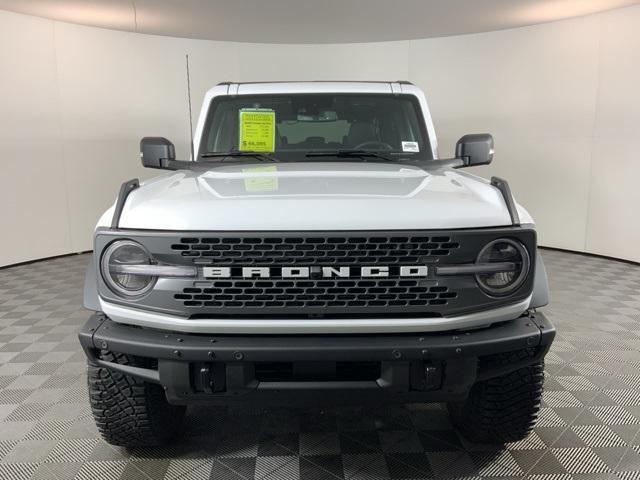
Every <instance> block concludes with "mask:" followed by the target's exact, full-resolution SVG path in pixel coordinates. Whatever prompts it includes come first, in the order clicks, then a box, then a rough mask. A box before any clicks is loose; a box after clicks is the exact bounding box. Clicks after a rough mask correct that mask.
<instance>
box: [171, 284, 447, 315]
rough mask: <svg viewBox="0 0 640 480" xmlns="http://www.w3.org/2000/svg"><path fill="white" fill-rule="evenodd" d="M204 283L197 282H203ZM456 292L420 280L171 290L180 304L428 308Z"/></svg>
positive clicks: (248, 285) (219, 286)
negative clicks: (180, 291) (178, 291)
mask: <svg viewBox="0 0 640 480" xmlns="http://www.w3.org/2000/svg"><path fill="white" fill-rule="evenodd" d="M202 283H204V282H198V285H202ZM456 297H457V293H456V292H452V291H450V290H449V289H448V288H447V287H444V286H434V285H433V282H428V281H424V280H404V279H398V278H387V279H367V280H343V279H323V280H309V279H305V280H258V279H249V280H225V281H213V282H209V285H208V286H206V287H205V286H198V287H187V288H184V289H183V290H182V293H177V294H175V295H174V298H175V299H176V300H179V301H181V302H182V304H183V305H184V306H185V307H189V308H193V307H217V308H251V309H254V308H255V309H260V308H285V309H288V308H307V307H361V308H370V307H408V306H417V307H428V306H435V305H440V306H441V305H446V304H447V302H448V301H449V300H450V299H454V298H456Z"/></svg>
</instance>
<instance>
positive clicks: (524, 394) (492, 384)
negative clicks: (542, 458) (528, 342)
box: [447, 354, 544, 444]
mask: <svg viewBox="0 0 640 480" xmlns="http://www.w3.org/2000/svg"><path fill="white" fill-rule="evenodd" d="M492 360H494V361H493V362H492V363H494V362H495V360H496V359H492ZM519 360H522V354H506V355H503V356H499V357H498V358H497V363H499V364H507V363H509V362H516V361H519ZM543 383H544V362H539V363H534V364H532V365H529V366H527V367H523V368H520V369H518V370H515V371H513V372H511V373H507V374H505V375H502V376H499V377H494V378H490V379H488V380H485V381H482V382H478V383H476V384H475V385H474V386H473V387H472V388H471V392H470V394H469V397H468V398H467V399H466V401H463V402H458V403H449V404H448V405H447V407H448V409H449V415H450V417H451V420H452V422H453V424H454V426H455V427H456V428H457V429H458V431H460V433H462V435H463V436H464V437H465V438H466V439H467V440H469V441H471V442H476V443H491V444H496V443H498V444H504V443H509V442H517V441H519V440H522V439H523V438H525V437H526V436H527V435H529V433H531V430H532V429H533V426H534V424H535V422H536V420H537V418H538V411H539V410H540V401H541V399H542V385H543Z"/></svg>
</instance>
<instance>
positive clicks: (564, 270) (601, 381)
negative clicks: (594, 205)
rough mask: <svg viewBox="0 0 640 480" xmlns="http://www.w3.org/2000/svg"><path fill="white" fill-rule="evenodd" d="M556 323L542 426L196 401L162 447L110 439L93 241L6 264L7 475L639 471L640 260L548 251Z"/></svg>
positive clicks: (411, 412) (0, 415) (0, 392)
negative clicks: (92, 367) (92, 290)
mask: <svg viewBox="0 0 640 480" xmlns="http://www.w3.org/2000/svg"><path fill="white" fill-rule="evenodd" d="M543 256H544V258H545V260H546V263H547V268H548V270H549V275H550V281H551V289H552V302H553V303H552V305H551V306H550V307H547V308H546V309H545V312H546V313H547V315H548V316H549V317H550V319H551V320H552V321H553V322H554V323H555V325H556V326H557V328H558V330H559V332H558V336H557V338H556V341H555V343H554V345H553V348H552V351H551V353H550V354H549V355H548V356H547V368H546V370H547V380H546V388H545V393H544V405H543V407H544V408H543V409H542V413H541V415H540V420H539V422H538V425H537V427H536V429H535V431H534V433H533V434H532V435H531V436H530V437H529V438H527V439H526V440H524V441H522V442H519V443H516V444H511V445H508V446H507V447H506V448H505V449H503V450H496V449H494V448H492V447H490V446H484V445H471V444H468V443H466V442H465V441H464V440H463V439H461V438H460V437H459V436H458V435H457V434H456V432H455V431H454V430H453V429H452V427H451V424H450V423H449V421H448V419H447V415H446V412H445V410H444V408H443V406H442V405H407V406H405V407H397V408H380V409H366V410H362V409H357V408H349V409H330V408H329V409H326V410H324V411H320V410H286V409H277V410H268V411H251V412H247V411H231V412H225V411H223V410H220V409H202V408H200V409H196V408H194V409H191V410H190V411H189V413H188V420H187V422H188V424H187V427H186V434H185V436H184V439H183V440H182V441H181V442H180V443H179V444H176V446H174V447H171V448H166V449H140V450H129V451H128V450H125V449H121V448H115V447H112V446H110V445H108V444H106V443H105V442H103V441H102V440H101V439H100V437H99V436H98V433H97V431H96V428H95V427H94V424H93V420H92V418H91V414H90V411H89V405H88V401H87V392H86V386H85V358H84V355H83V353H82V351H81V350H80V347H79V345H78V342H77V340H76V331H77V330H78V328H79V327H80V325H81V324H82V323H83V322H84V321H85V318H86V317H87V312H86V311H84V310H83V309H82V308H81V307H80V302H81V290H82V289H81V286H82V282H83V274H84V268H85V265H86V263H87V261H88V258H89V257H88V256H87V255H79V256H72V257H66V258H60V259H55V260H49V261H45V262H40V263H35V264H31V265H25V266H20V267H14V268H9V269H4V270H0V479H3V480H4V479H11V480H17V479H23V478H24V479H26V478H39V479H47V480H50V479H54V480H55V479H61V480H62V479H73V478H78V479H88V480H102V479H119V478H122V479H162V478H164V479H179V478H180V479H209V478H211V479H251V478H259V479H297V478H301V479H325V478H326V479H335V478H340V479H341V478H348V479H364V478H385V479H386V478H397V479H399V478H406V479H417V478H462V477H464V478H491V479H497V478H522V477H527V478H531V479H540V480H543V479H545V480H546V479H557V480H564V479H571V478H576V479H580V478H584V479H591V478H610V479H636V478H638V479H640V351H639V347H640V267H638V266H634V265H629V264H625V263H621V262H615V261H609V260H604V259H599V258H591V257H585V256H580V255H575V254H569V253H562V252H556V251H547V250H545V251H544V252H543Z"/></svg>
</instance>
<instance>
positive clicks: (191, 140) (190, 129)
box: [185, 53, 196, 162]
mask: <svg viewBox="0 0 640 480" xmlns="http://www.w3.org/2000/svg"><path fill="white" fill-rule="evenodd" d="M185 58H186V61H187V100H188V103H189V146H190V148H191V161H192V162H195V161H196V155H195V148H194V146H193V117H192V115H191V77H190V76H189V54H188V53H187V54H186V55H185Z"/></svg>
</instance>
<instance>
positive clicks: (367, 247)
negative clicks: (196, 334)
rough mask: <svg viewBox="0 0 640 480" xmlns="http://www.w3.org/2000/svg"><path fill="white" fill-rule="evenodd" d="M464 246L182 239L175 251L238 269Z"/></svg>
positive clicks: (363, 239) (416, 259)
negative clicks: (235, 266) (249, 266)
mask: <svg viewBox="0 0 640 480" xmlns="http://www.w3.org/2000/svg"><path fill="white" fill-rule="evenodd" d="M459 247H460V244H459V243H458V242H456V241H452V239H451V237H449V236H386V235H385V236H382V235H380V236H378V235H375V236H369V235H367V236H353V237H347V236H335V237H334V236H328V237H320V236H306V237H303V236H282V237H228V236H225V237H205V238H202V237H183V238H181V239H180V241H179V243H173V244H172V245H171V250H173V251H174V252H176V253H178V252H179V253H180V255H182V256H183V257H190V258H193V259H194V261H195V263H198V264H208V265H220V266H233V265H242V266H248V265H279V266H280V265H285V266H286V265H294V264H304V265H327V266H328V265H349V264H354V265H356V264H366V265H375V264H385V265H396V264H405V265H410V264H413V263H420V262H428V261H430V259H431V260H432V259H434V258H438V257H445V256H448V255H450V254H451V253H452V251H454V250H456V249H458V248H459Z"/></svg>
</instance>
